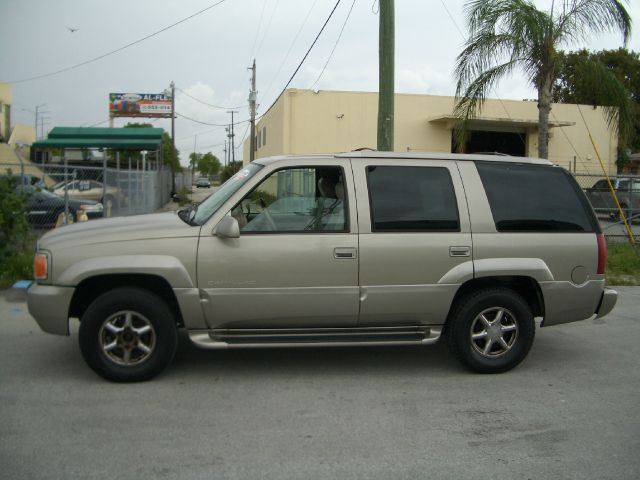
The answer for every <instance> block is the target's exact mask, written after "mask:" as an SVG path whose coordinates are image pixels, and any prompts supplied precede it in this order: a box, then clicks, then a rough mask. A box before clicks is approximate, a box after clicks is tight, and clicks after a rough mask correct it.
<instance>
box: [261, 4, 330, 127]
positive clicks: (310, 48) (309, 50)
mask: <svg viewBox="0 0 640 480" xmlns="http://www.w3.org/2000/svg"><path fill="white" fill-rule="evenodd" d="M341 1H342V0H338V1H337V2H336V4H335V5H334V6H333V10H331V13H330V14H329V16H328V17H327V19H326V20H325V22H324V24H323V25H322V28H321V29H320V31H319V32H318V34H317V35H316V38H315V39H314V40H313V43H312V44H311V46H310V47H309V49H308V50H307V53H305V54H304V57H302V60H300V63H299V64H298V66H297V67H296V69H295V71H294V72H293V74H292V75H291V77H290V78H289V81H288V82H287V84H286V85H285V86H284V88H283V89H282V91H281V92H280V94H279V95H278V96H277V97H276V101H277V99H278V98H280V96H281V95H282V94H283V93H284V91H285V90H286V89H287V87H288V86H289V84H290V83H291V82H292V81H293V78H294V77H295V76H296V74H297V73H298V70H300V67H302V64H303V63H304V61H305V60H306V59H307V57H308V56H309V53H311V50H313V47H314V46H315V44H316V42H317V41H318V39H319V38H320V35H322V32H324V29H325V28H326V26H327V24H328V23H329V20H331V17H333V14H334V13H335V11H336V9H337V8H338V5H340V2H341ZM275 103H276V102H275V101H274V102H273V103H272V104H271V106H270V107H269V108H268V109H267V111H266V112H264V113H263V114H262V115H260V116H259V117H258V118H256V120H259V119H261V118H262V117H264V116H265V115H266V114H267V113H269V110H271V108H273V106H274V105H275Z"/></svg>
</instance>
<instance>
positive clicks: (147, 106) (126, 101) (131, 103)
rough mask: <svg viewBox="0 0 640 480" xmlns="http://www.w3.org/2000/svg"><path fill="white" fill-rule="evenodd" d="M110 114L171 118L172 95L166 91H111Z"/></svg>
mask: <svg viewBox="0 0 640 480" xmlns="http://www.w3.org/2000/svg"><path fill="white" fill-rule="evenodd" d="M109 115H110V116H112V117H162V118H171V97H169V96H168V95H165V94H164V93H110V94H109Z"/></svg>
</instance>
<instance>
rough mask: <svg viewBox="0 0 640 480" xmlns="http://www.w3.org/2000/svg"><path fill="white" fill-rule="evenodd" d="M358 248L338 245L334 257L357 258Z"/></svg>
mask: <svg viewBox="0 0 640 480" xmlns="http://www.w3.org/2000/svg"><path fill="white" fill-rule="evenodd" d="M357 256H358V254H357V249H356V248H355V247H337V248H334V249H333V258H337V259H347V258H357Z"/></svg>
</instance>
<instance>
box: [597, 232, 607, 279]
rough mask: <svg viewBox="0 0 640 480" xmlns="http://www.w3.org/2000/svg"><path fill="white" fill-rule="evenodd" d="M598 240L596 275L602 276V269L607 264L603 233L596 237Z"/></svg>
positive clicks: (605, 242) (605, 243)
mask: <svg viewBox="0 0 640 480" xmlns="http://www.w3.org/2000/svg"><path fill="white" fill-rule="evenodd" d="M596 237H597V238H598V272H597V273H598V275H603V274H604V269H605V266H606V264H607V241H606V240H605V238H604V234H603V233H598V234H597V235H596Z"/></svg>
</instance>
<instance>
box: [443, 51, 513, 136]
mask: <svg viewBox="0 0 640 480" xmlns="http://www.w3.org/2000/svg"><path fill="white" fill-rule="evenodd" d="M520 62H521V59H519V58H514V59H511V60H509V61H508V62H505V63H503V64H501V65H496V66H494V67H492V68H489V69H487V70H485V71H484V72H482V73H481V74H479V75H478V76H477V77H476V79H475V80H473V81H472V82H471V83H470V84H469V85H468V86H467V87H466V89H465V91H464V93H463V94H462V95H458V94H457V93H456V104H455V106H454V109H453V114H454V116H455V117H457V118H458V119H459V122H458V123H457V125H456V127H455V129H454V138H455V139H456V141H457V142H458V143H462V140H463V138H464V135H465V132H466V127H467V125H468V123H469V120H471V119H473V118H474V117H475V116H476V115H477V113H478V111H479V110H480V108H482V105H483V104H484V102H485V100H486V98H487V92H489V91H490V90H491V89H492V88H493V87H494V86H495V84H496V83H497V82H498V81H499V80H500V79H501V78H502V77H504V76H505V75H508V74H510V73H512V72H513V70H514V69H516V68H517V67H518V64H519V63H520Z"/></svg>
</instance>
